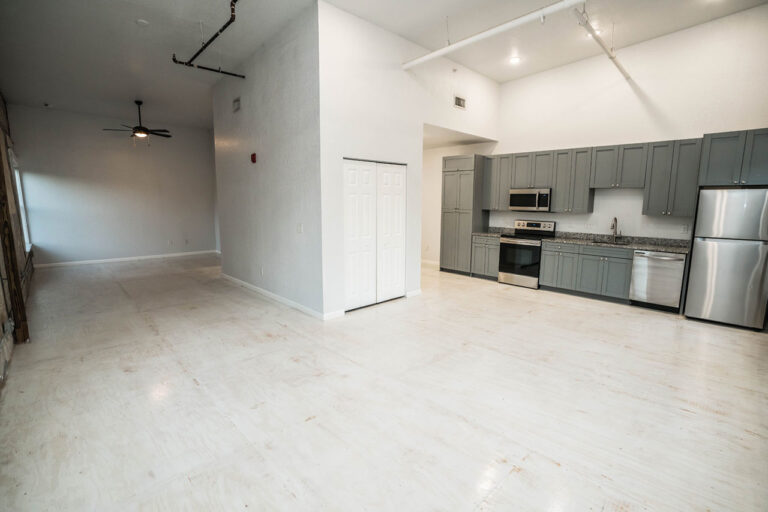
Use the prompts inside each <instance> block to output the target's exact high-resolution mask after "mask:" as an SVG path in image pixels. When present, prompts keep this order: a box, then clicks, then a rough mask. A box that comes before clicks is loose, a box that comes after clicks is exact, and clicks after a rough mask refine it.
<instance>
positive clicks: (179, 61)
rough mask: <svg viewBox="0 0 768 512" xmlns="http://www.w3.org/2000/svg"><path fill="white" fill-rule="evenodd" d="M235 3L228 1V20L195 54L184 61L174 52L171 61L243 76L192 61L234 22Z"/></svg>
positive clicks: (229, 74) (215, 71) (242, 76)
mask: <svg viewBox="0 0 768 512" xmlns="http://www.w3.org/2000/svg"><path fill="white" fill-rule="evenodd" d="M236 3H237V0H231V1H230V2H229V10H230V14H229V21H227V22H226V23H225V24H224V26H223V27H221V28H220V29H219V31H218V32H216V33H215V34H213V36H211V38H210V39H208V41H206V42H205V43H204V44H203V46H202V48H200V49H199V50H197V52H196V53H195V54H194V55H193V56H192V58H191V59H189V60H188V61H186V62H185V61H182V60H178V59H177V58H176V54H175V53H174V54H173V62H175V63H176V64H181V65H182V66H187V67H190V68H197V69H204V70H206V71H213V72H214V73H220V74H222V75H228V76H235V77H237V78H245V75H239V74H237V73H231V72H229V71H223V70H222V69H221V67H219V68H218V69H215V68H210V67H208V66H201V65H200V64H195V63H194V61H195V59H197V58H198V57H199V56H200V54H201V53H203V52H204V51H205V49H206V48H208V47H209V46H210V45H211V43H213V42H214V41H215V40H216V38H217V37H219V36H220V35H221V33H222V32H224V31H225V30H227V28H229V26H230V25H231V24H232V23H234V22H235V4H236ZM139 124H141V123H139Z"/></svg>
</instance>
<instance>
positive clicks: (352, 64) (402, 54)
mask: <svg viewBox="0 0 768 512" xmlns="http://www.w3.org/2000/svg"><path fill="white" fill-rule="evenodd" d="M319 35H320V127H321V158H322V226H323V235H322V246H323V258H322V260H323V307H324V311H325V312H326V313H330V314H333V313H336V312H338V311H342V310H343V308H344V223H343V218H344V215H343V200H342V197H343V173H342V169H343V158H344V157H349V158H358V159H369V160H377V161H385V162H394V163H403V164H406V165H407V166H408V175H407V183H406V187H407V190H406V194H407V233H406V291H409V292H413V291H416V290H418V289H419V287H420V282H421V277H420V266H421V200H422V196H421V186H422V183H421V180H422V137H423V125H424V123H429V124H433V125H437V126H441V127H444V128H449V129H453V130H456V131H460V132H464V133H468V134H471V135H477V136H480V137H485V138H489V139H495V138H496V132H497V129H498V113H499V107H498V105H499V103H498V100H499V96H498V94H499V92H498V91H499V88H498V84H496V83H495V82H493V81H492V80H490V79H487V78H485V77H482V76H481V75H478V74H477V73H474V72H472V71H469V70H467V69H466V68H463V67H461V66H459V65H457V64H455V63H452V62H451V61H449V60H445V59H441V60H436V61H433V62H431V63H429V64H426V65H424V66H421V67H419V68H418V69H417V70H414V71H408V72H406V71H403V70H402V69H401V64H402V63H403V62H405V61H407V60H409V59H412V58H414V57H417V56H419V55H422V54H424V53H427V50H425V49H424V48H420V47H419V46H417V45H415V44H413V43H411V42H409V41H406V40H405V39H403V38H401V37H399V36H397V35H395V34H393V33H391V32H388V31H386V30H384V29H382V28H380V27H378V26H376V25H373V24H371V23H368V22H366V21H364V20H362V19H360V18H357V17H355V16H353V15H351V14H348V13H346V12H344V11H341V10H339V9H337V8H336V7H333V6H331V5H330V4H328V3H326V2H323V1H320V2H319ZM454 70H456V71H454ZM454 93H458V94H461V95H464V97H466V98H467V105H468V108H467V110H466V111H462V110H458V109H456V108H454V107H453V94H454Z"/></svg>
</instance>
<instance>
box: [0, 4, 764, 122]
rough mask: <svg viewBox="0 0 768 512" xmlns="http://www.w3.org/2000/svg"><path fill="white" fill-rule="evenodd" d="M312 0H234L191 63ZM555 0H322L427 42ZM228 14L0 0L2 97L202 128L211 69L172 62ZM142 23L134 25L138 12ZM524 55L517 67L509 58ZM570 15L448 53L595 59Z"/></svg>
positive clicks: (679, 20)
mask: <svg viewBox="0 0 768 512" xmlns="http://www.w3.org/2000/svg"><path fill="white" fill-rule="evenodd" d="M766 1H768V0H588V2H587V10H588V12H589V14H590V17H591V18H592V19H593V20H594V21H595V22H596V24H597V25H598V26H599V27H600V28H601V29H603V35H604V36H607V39H608V40H609V41H610V30H607V29H608V28H609V27H610V26H611V24H614V23H615V45H616V47H617V48H621V47H623V46H627V45H630V44H633V43H636V42H639V41H642V40H646V39H650V38H652V37H657V36H659V35H663V34H666V33H670V32H673V31H676V30H680V29H682V28H686V27H689V26H693V25H696V24H698V23H702V22H705V21H708V20H711V19H714V18H717V17H721V16H725V15H727V14H731V13H734V12H737V11H740V10H743V9H745V8H749V7H752V6H755V5H758V4H761V3H765V2H766ZM312 2H313V0H240V1H239V2H238V4H237V21H236V22H235V24H234V25H233V26H232V27H230V29H228V30H227V31H226V32H225V33H224V34H223V35H222V36H221V37H220V38H219V39H218V40H217V41H216V42H215V43H214V44H213V45H212V46H211V47H210V48H209V50H208V51H207V52H206V54H205V55H204V56H203V57H201V58H200V60H199V63H200V64H207V65H210V66H212V67H218V66H219V65H221V66H222V67H223V68H224V69H228V70H230V69H234V70H237V65H238V64H239V63H241V62H242V61H243V60H244V59H245V58H246V57H247V56H248V55H250V54H251V53H253V52H254V51H255V50H256V49H257V48H258V46H259V45H260V44H262V43H263V42H264V41H265V40H267V39H268V38H269V37H270V36H272V35H273V34H274V33H275V32H276V31H277V30H279V29H280V27H281V26H283V25H284V24H285V23H286V22H287V21H288V20H289V19H290V18H291V17H293V16H295V15H296V14H298V12H300V11H301V10H302V9H303V8H305V7H308V6H309V5H311V4H312ZM553 2H554V0H514V1H512V0H418V1H413V0H387V1H382V0H330V3H332V4H334V5H336V6H338V7H340V8H342V9H344V10H347V11H349V12H351V13H353V14H356V15H358V16H360V17H362V18H365V19H367V20H369V21H371V22H373V23H375V24H377V25H380V26H382V27H384V28H386V29H388V30H390V31H392V32H395V33H398V34H400V35H402V36H403V37H405V38H406V39H409V40H411V41H414V42H416V43H418V44H420V45H422V46H424V47H426V48H429V49H437V48H440V47H442V46H444V45H445V44H446V41H447V36H446V17H447V26H448V29H449V34H450V40H451V41H452V42H456V41H458V40H459V39H462V38H464V37H467V36H470V35H472V34H475V33H477V32H480V31H482V30H485V29H487V28H490V27H492V26H495V25H498V24H500V23H503V22H505V21H508V20H510V19H513V18H515V17H517V16H520V15H521V14H524V13H526V12H529V11H531V10H534V9H537V8H540V7H542V6H545V5H548V4H551V3H553ZM228 15H229V0H109V1H107V0H98V1H97V0H0V69H2V73H0V90H2V91H3V93H4V94H5V96H6V98H7V99H8V101H9V102H10V103H20V104H25V105H38V106H41V105H42V104H43V103H44V102H48V103H50V105H51V108H59V109H64V110H72V111H79V112H87V113H92V114H99V115H104V116H109V117H116V118H120V119H123V120H125V121H126V122H131V121H132V120H133V118H134V116H135V107H134V105H133V100H134V99H135V98H141V99H143V100H144V101H145V114H146V115H145V117H146V118H147V121H148V122H150V123H151V122H153V121H152V120H153V119H154V120H155V123H160V122H163V123H177V124H186V125H192V126H201V127H210V126H211V125H212V112H211V86H212V85H213V84H214V83H215V82H216V81H218V80H219V79H220V78H221V76H220V75H217V74H214V73H209V72H205V71H200V70H195V69H187V68H184V67H182V66H178V65H176V64H173V63H172V62H171V54H172V53H174V52H175V53H176V54H177V55H178V56H179V58H182V59H185V58H189V57H190V56H191V55H192V54H193V53H194V52H195V51H196V50H197V48H199V46H200V44H201V40H202V38H201V35H200V25H199V24H200V22H202V23H203V32H204V34H203V36H204V37H205V38H206V39H207V38H208V37H210V35H211V34H212V33H213V32H214V31H215V30H216V29H218V28H219V27H220V26H221V25H222V24H223V23H224V22H225V21H226V19H227V17H228ZM140 18H141V19H145V20H147V21H149V22H150V24H149V26H146V27H142V26H140V25H138V24H137V23H136V20H137V19H140ZM514 52H517V53H519V55H520V56H521V57H522V62H521V63H520V65H518V66H512V65H510V64H509V56H510V55H511V54H512V53H514ZM599 53H600V49H599V48H598V47H597V45H596V44H595V43H594V42H593V41H591V40H589V39H588V38H587V37H586V36H585V34H584V31H583V29H581V27H579V26H578V25H577V24H576V20H575V17H574V16H573V14H572V13H570V12H561V13H558V14H556V15H552V16H550V17H549V18H548V19H547V21H546V23H545V24H544V25H541V24H539V23H532V24H529V25H526V26H523V27H519V28H517V29H514V30H512V31H511V32H509V33H506V34H503V35H500V36H497V37H495V38H493V39H489V40H487V41H484V42H482V43H478V44H477V45H474V46H472V47H469V48H466V49H463V50H461V51H459V52H456V53H454V54H452V55H451V58H452V59H454V60H456V61H457V62H459V63H461V64H463V65H465V66H467V67H468V68H470V69H474V70H476V71H478V72H480V73H482V74H484V75H486V76H488V77H490V78H492V79H494V80H496V81H498V82H505V81H508V80H512V79H515V78H519V77H522V76H525V75H528V74H532V73H536V72H539V71H542V70H545V69H549V68H552V67H556V66H560V65H563V64H566V63H569V62H574V61H576V60H580V59H583V58H586V57H590V56H593V55H598V54H599Z"/></svg>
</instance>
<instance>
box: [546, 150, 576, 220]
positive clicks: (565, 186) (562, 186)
mask: <svg viewBox="0 0 768 512" xmlns="http://www.w3.org/2000/svg"><path fill="white" fill-rule="evenodd" d="M572 160H573V151H572V150H570V149H566V150H563V151H555V154H554V167H555V168H554V172H553V182H552V203H551V205H550V210H551V211H552V212H555V213H565V212H568V211H569V210H570V208H571V203H572V200H573V188H572V186H571V185H572V182H573V179H572V175H571V171H572Z"/></svg>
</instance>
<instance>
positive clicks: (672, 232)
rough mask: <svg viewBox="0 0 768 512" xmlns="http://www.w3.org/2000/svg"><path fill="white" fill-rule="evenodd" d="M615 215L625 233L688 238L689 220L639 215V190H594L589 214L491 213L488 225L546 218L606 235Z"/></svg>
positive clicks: (563, 227)
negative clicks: (593, 199)
mask: <svg viewBox="0 0 768 512" xmlns="http://www.w3.org/2000/svg"><path fill="white" fill-rule="evenodd" d="M614 217H616V218H617V219H618V221H619V231H621V233H622V234H624V235H626V236H635V237H650V238H673V239H690V238H691V236H692V232H693V219H692V218H681V217H669V218H667V217H656V216H649V215H643V191H642V190H641V189H618V190H596V191H595V205H594V210H593V212H592V213H589V214H585V215H571V214H567V213H542V212H491V215H490V221H489V225H490V226H491V227H492V228H513V227H514V223H515V221H516V220H546V221H555V222H556V223H557V231H559V232H568V233H596V234H606V235H607V234H610V233H611V222H612V221H613V218H614Z"/></svg>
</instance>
